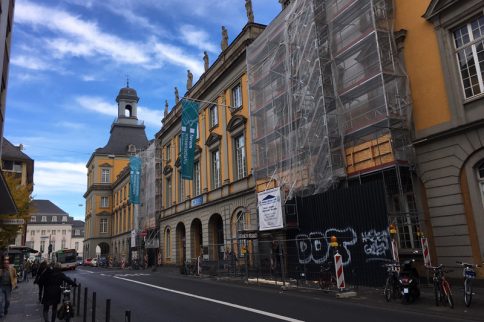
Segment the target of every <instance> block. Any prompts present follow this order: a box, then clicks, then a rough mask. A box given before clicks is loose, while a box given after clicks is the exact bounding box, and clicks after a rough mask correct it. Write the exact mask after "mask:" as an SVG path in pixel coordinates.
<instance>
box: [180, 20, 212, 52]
mask: <svg viewBox="0 0 484 322" xmlns="http://www.w3.org/2000/svg"><path fill="white" fill-rule="evenodd" d="M180 33H181V35H182V37H183V40H184V41H186V42H187V43H188V44H189V45H191V46H195V47H197V48H199V49H201V50H207V51H210V52H212V53H217V54H218V52H219V51H220V49H219V48H217V46H215V45H214V44H212V43H210V41H209V38H210V37H209V35H208V33H207V32H206V31H204V30H201V29H200V28H199V27H196V26H193V25H183V26H181V27H180Z"/></svg>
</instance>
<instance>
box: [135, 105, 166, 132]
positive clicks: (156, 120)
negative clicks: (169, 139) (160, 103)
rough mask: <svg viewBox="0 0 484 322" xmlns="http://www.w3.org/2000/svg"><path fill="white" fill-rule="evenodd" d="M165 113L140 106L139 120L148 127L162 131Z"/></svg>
mask: <svg viewBox="0 0 484 322" xmlns="http://www.w3.org/2000/svg"><path fill="white" fill-rule="evenodd" d="M162 118H163V113H162V112H161V111H158V110H152V109H149V108H147V107H141V106H138V119H140V120H143V121H144V122H145V124H146V125H148V126H151V127H154V128H157V129H160V128H161V119H162Z"/></svg>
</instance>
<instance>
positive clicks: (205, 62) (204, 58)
mask: <svg viewBox="0 0 484 322" xmlns="http://www.w3.org/2000/svg"><path fill="white" fill-rule="evenodd" d="M203 65H204V67H205V71H207V70H208V54H207V52H206V51H204V52H203Z"/></svg>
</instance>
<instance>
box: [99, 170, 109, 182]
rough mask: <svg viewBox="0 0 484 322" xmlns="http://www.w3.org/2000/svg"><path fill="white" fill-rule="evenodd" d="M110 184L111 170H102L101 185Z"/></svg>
mask: <svg viewBox="0 0 484 322" xmlns="http://www.w3.org/2000/svg"><path fill="white" fill-rule="evenodd" d="M109 182H110V171H109V169H102V172H101V183H109Z"/></svg>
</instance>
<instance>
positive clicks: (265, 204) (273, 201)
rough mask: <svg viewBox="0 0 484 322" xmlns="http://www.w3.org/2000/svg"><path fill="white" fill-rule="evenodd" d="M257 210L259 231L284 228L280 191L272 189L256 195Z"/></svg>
mask: <svg viewBox="0 0 484 322" xmlns="http://www.w3.org/2000/svg"><path fill="white" fill-rule="evenodd" d="M257 207H258V209H259V230H271V229H279V228H283V227H284V220H283V218H282V205H281V190H280V189H279V188H274V189H270V190H266V191H264V192H260V193H258V194H257Z"/></svg>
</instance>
